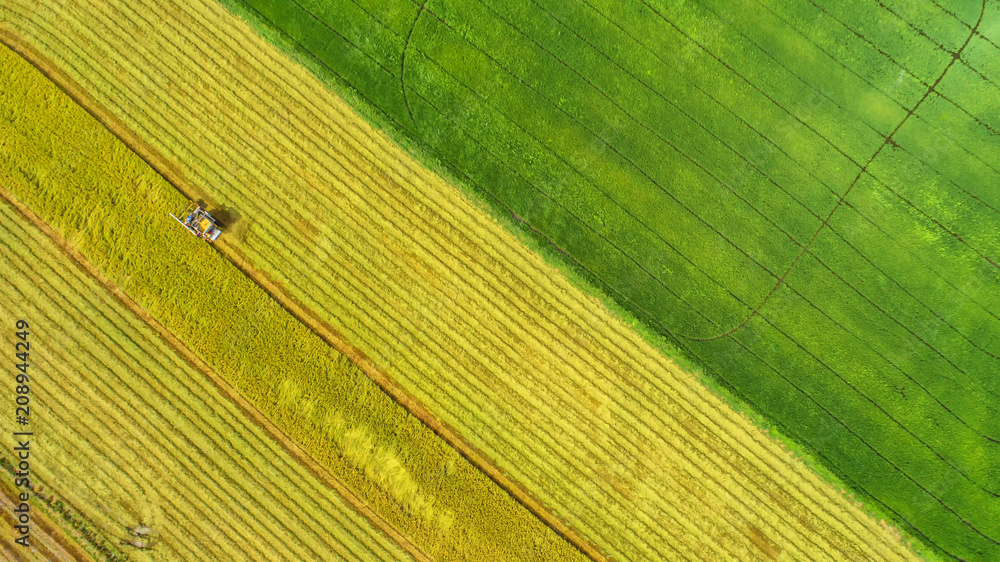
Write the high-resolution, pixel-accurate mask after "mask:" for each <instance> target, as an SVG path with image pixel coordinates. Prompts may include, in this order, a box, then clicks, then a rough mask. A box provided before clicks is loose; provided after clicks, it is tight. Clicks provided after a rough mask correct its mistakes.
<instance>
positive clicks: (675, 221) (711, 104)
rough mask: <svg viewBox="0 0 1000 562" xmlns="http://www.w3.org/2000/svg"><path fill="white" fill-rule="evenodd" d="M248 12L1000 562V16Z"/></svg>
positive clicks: (254, 7)
mask: <svg viewBox="0 0 1000 562" xmlns="http://www.w3.org/2000/svg"><path fill="white" fill-rule="evenodd" d="M231 7H232V8H233V9H235V10H236V12H237V13H239V14H241V15H243V16H244V17H247V18H248V19H249V20H250V21H252V22H256V23H257V24H258V25H262V26H264V27H265V28H268V29H271V30H272V35H273V36H274V37H275V40H276V41H277V42H278V43H279V44H282V45H287V46H292V47H294V49H296V50H297V52H298V53H299V55H304V56H305V57H308V58H310V59H312V61H313V62H312V64H311V66H312V68H314V69H316V71H317V72H319V73H320V74H322V75H324V77H326V78H328V79H331V80H333V81H335V83H336V84H339V85H340V87H341V88H343V89H344V91H345V92H347V93H348V95H350V96H352V97H353V98H354V99H357V100H359V102H360V103H361V104H362V106H363V107H362V110H363V111H366V112H368V113H369V114H370V115H371V116H372V117H373V119H374V120H375V121H376V122H378V123H380V124H382V125H384V126H386V127H388V128H390V129H391V130H392V131H394V132H395V134H396V135H397V136H398V137H399V138H401V139H402V138H404V137H405V138H407V139H410V142H412V143H413V144H414V145H415V146H417V147H419V149H420V150H422V151H423V152H424V153H426V154H429V155H430V156H431V157H432V158H433V159H434V160H436V161H437V163H438V164H439V165H441V166H444V167H445V168H447V169H448V170H449V171H450V173H452V174H454V175H455V176H456V177H457V178H459V179H460V180H461V181H463V182H465V183H466V184H467V185H468V186H470V187H471V188H472V189H473V190H474V191H475V192H477V193H479V194H481V195H482V196H483V197H484V198H485V199H488V200H489V201H491V203H492V204H493V205H494V207H495V209H496V210H497V212H498V213H501V214H504V215H505V216H509V217H512V218H513V219H514V220H515V221H517V222H519V223H520V224H522V225H523V226H524V227H525V230H526V232H530V233H531V235H532V236H536V237H537V238H538V239H539V241H540V242H541V243H542V244H543V245H548V246H549V247H550V248H551V250H552V251H551V252H550V253H551V255H552V256H553V257H555V258H557V259H562V260H565V261H566V262H567V263H569V264H570V265H571V267H573V268H575V269H576V270H577V271H578V272H580V273H583V274H584V275H585V276H586V277H587V278H589V279H590V281H592V282H593V283H595V284H597V285H598V286H599V287H601V288H602V289H604V290H605V291H606V292H607V293H608V294H609V295H610V296H611V297H612V298H613V299H614V300H615V301H617V303H618V304H620V305H621V306H623V307H624V308H626V309H627V310H629V311H631V312H632V313H633V314H635V315H636V316H637V317H638V318H640V319H641V320H643V321H644V322H645V323H646V324H647V325H648V326H649V327H651V328H652V329H653V330H655V331H656V332H658V333H660V334H662V335H663V336H664V337H666V338H667V339H668V340H669V341H671V342H672V343H673V344H674V345H676V346H677V347H679V348H680V349H681V350H682V352H683V353H684V354H685V355H686V356H687V357H689V358H691V359H693V360H696V361H697V362H698V363H700V364H702V365H704V366H705V368H706V369H707V370H708V372H710V373H711V374H712V375H713V377H714V378H715V379H716V380H717V381H719V382H720V383H721V384H723V385H724V386H726V387H728V388H730V389H731V390H733V391H734V392H735V394H736V395H738V396H739V397H740V398H741V399H743V400H745V401H746V402H747V403H748V404H749V405H751V406H752V407H753V408H754V409H755V410H757V411H759V412H761V413H762V414H764V415H765V416H766V417H768V418H769V419H770V420H772V421H773V423H774V425H775V426H776V427H778V428H780V430H781V431H782V432H783V433H785V434H786V435H789V436H791V437H793V438H794V439H795V440H796V441H798V442H799V443H801V444H803V445H805V446H806V447H807V448H808V449H809V450H810V451H811V452H812V453H813V455H814V456H815V457H816V458H818V459H820V460H821V462H823V463H824V464H825V465H826V466H827V467H828V468H829V469H831V470H832V471H833V472H834V473H835V474H836V475H838V476H839V477H840V478H841V479H843V480H844V481H845V482H847V483H848V484H849V485H850V486H851V487H852V488H853V489H854V490H855V491H856V492H857V493H858V494H859V497H861V498H863V500H864V501H865V502H867V503H868V504H869V505H870V506H872V507H873V508H876V509H877V510H879V511H880V512H882V513H884V514H886V515H887V516H888V517H891V518H892V519H894V520H895V521H896V522H897V523H898V524H900V525H901V526H902V528H904V529H905V530H907V531H908V532H909V533H911V534H912V535H913V536H915V537H917V538H918V539H919V540H921V541H923V542H924V543H926V544H927V545H929V546H931V547H932V548H934V549H935V550H936V551H938V552H939V553H940V554H943V555H946V556H949V557H954V558H959V559H965V560H995V559H998V558H1000V501H998V495H1000V425H998V424H997V423H996V420H997V419H998V418H997V414H998V412H1000V400H998V396H1000V394H998V393H1000V379H998V378H997V377H996V373H997V372H998V367H1000V269H998V267H1000V266H998V263H1000V238H998V237H997V232H1000V228H998V227H1000V190H998V189H997V186H998V185H1000V156H998V155H1000V151H998V150H997V148H1000V134H998V132H1000V117H998V114H997V112H996V111H995V100H996V99H997V96H1000V63H998V61H1000V4H998V3H997V2H994V1H990V2H985V1H968V0H966V1H959V2H948V3H943V2H937V1H934V0H909V1H903V0H892V1H886V2H874V1H873V2H854V3H850V4H849V5H848V4H845V3H838V2H833V1H821V0H801V1H795V2H777V1H776V0H760V1H739V2H723V1H721V0H698V1H693V2H684V3H672V2H664V1H660V0H627V1H623V2H610V1H606V0H578V1H574V2H555V1H551V0H510V1H504V2H499V1H498V0H449V1H440V0H429V1H427V2H423V3H420V2H413V1H408V0H390V1H385V2H375V1H372V0H343V1H339V0H338V1H334V0H239V1H236V0H234V1H233V2H231ZM274 30H277V31H278V32H280V33H278V34H274Z"/></svg>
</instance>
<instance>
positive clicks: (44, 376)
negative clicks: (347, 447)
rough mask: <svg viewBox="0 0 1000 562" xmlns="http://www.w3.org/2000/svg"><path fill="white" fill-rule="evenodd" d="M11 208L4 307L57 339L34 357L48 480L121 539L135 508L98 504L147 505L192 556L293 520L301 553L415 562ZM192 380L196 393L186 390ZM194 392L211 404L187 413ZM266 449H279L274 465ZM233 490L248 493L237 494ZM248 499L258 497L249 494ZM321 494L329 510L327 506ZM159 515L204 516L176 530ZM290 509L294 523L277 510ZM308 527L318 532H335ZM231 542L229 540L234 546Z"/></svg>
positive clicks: (172, 547) (172, 548) (220, 550)
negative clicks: (275, 495)
mask: <svg viewBox="0 0 1000 562" xmlns="http://www.w3.org/2000/svg"><path fill="white" fill-rule="evenodd" d="M0 211H3V212H2V214H0V239H2V240H3V241H4V244H3V246H2V252H0V263H3V264H4V265H5V267H4V268H3V271H4V277H5V281H6V284H5V288H6V290H5V291H4V292H3V293H2V294H0V309H3V310H6V311H8V312H10V314H11V315H14V314H15V313H16V314H18V315H20V316H23V317H26V318H29V319H30V321H31V323H32V333H33V334H34V335H35V339H36V342H38V343H43V344H44V353H42V354H39V355H36V356H35V361H34V362H33V364H34V365H35V366H36V370H35V371H36V372H35V376H34V378H33V380H34V386H33V389H32V390H33V395H34V396H35V401H34V403H33V405H34V410H35V411H34V413H35V416H34V417H33V419H34V420H35V421H36V422H38V423H40V424H42V425H41V426H39V427H38V428H37V430H36V434H37V437H38V439H37V440H36V445H37V446H38V447H40V450H39V455H40V456H41V457H44V458H45V459H47V461H46V462H45V463H43V464H40V465H39V466H38V467H37V468H38V470H39V474H40V475H42V476H43V481H45V482H47V483H50V484H54V485H55V486H56V487H57V488H58V489H59V490H60V494H61V495H63V496H64V497H67V498H69V499H71V501H72V503H73V504H74V505H77V506H80V507H82V508H83V509H84V511H85V512H86V513H88V514H89V515H91V516H93V517H94V520H95V521H100V522H102V523H103V524H104V527H105V531H108V532H111V533H112V534H117V532H118V531H119V530H120V529H119V525H118V524H119V523H120V521H118V520H119V519H120V520H124V519H131V518H132V517H134V514H133V515H132V516H130V515H129V514H127V513H114V514H112V513H108V512H107V511H102V510H101V509H98V506H102V505H103V506H108V505H112V506H113V505H129V504H131V507H137V508H139V510H140V512H142V511H144V512H145V513H146V516H145V520H146V521H147V522H148V523H150V524H153V525H154V526H155V527H156V528H157V530H158V531H159V532H158V542H159V546H158V550H159V551H162V552H167V553H170V552H176V553H177V554H178V555H179V556H183V557H185V558H187V557H190V556H194V557H197V556H198V550H203V554H204V553H213V552H214V553H215V554H216V555H218V556H220V557H225V556H230V557H231V556H234V555H237V553H236V551H233V550H231V548H232V546H233V542H232V541H234V540H235V541H243V542H246V541H251V542H257V540H256V539H255V537H257V536H258V535H261V536H263V535H262V533H261V531H260V530H259V527H260V525H265V526H270V527H272V528H273V527H274V526H276V525H277V526H287V527H290V528H288V529H286V530H285V531H284V532H282V540H281V542H282V544H284V545H285V546H286V548H290V549H291V551H292V552H296V553H299V555H303V554H305V553H306V552H307V551H304V550H302V549H303V548H306V547H309V548H310V550H309V551H308V552H311V553H312V554H310V555H309V556H317V555H319V553H324V552H331V551H333V552H340V553H341V555H342V556H347V557H362V558H364V557H369V556H374V557H387V558H401V557H403V556H404V555H403V553H402V552H401V551H399V550H398V549H397V548H396V547H395V546H394V545H392V543H391V542H390V541H389V540H388V539H386V538H385V537H382V536H380V534H379V532H378V531H376V530H374V529H371V528H368V523H367V521H365V520H364V519H362V518H360V517H358V516H357V515H355V514H354V513H353V512H352V510H351V508H350V507H348V506H347V505H346V504H344V503H343V502H342V501H340V500H339V498H337V497H336V495H335V494H331V493H330V492H329V491H327V490H323V485H322V484H320V483H318V482H317V481H316V479H315V477H312V476H311V475H309V474H303V473H304V471H303V470H302V469H301V468H300V469H298V470H295V469H294V468H292V469H289V467H294V464H293V463H294V461H293V463H289V459H288V458H287V453H284V452H282V451H277V450H275V449H276V447H275V446H274V445H273V444H268V443H267V442H266V440H261V439H260V436H259V435H253V434H258V433H260V431H259V430H257V429H256V428H254V427H253V426H252V425H249V424H247V421H245V420H240V419H239V418H237V417H235V414H236V413H235V412H234V411H233V410H235V408H233V406H231V405H228V404H227V399H226V398H225V397H223V396H220V395H219V392H218V391H217V390H215V389H213V388H209V387H208V385H206V384H205V381H204V380H203V375H202V374H201V373H198V372H196V371H195V370H194V369H192V368H191V367H190V366H186V365H183V364H182V363H181V362H180V360H179V359H178V358H177V357H176V356H175V355H174V354H173V353H172V352H171V351H169V350H164V349H163V344H162V343H159V345H157V341H156V340H155V337H151V335H152V334H150V333H149V332H151V330H150V329H149V327H148V326H144V325H142V324H141V323H138V322H135V319H132V322H130V321H129V318H128V316H127V315H128V314H129V313H128V312H127V311H124V310H122V306H121V305H120V304H119V303H116V302H113V301H111V299H109V298H108V296H107V295H104V294H102V289H101V288H100V287H95V286H94V285H96V284H95V283H94V282H93V280H92V279H88V278H87V277H86V276H85V275H81V274H80V272H79V271H77V270H76V269H75V268H74V267H73V265H72V262H71V261H70V260H69V259H67V257H66V256H63V255H59V254H58V252H57V251H55V250H54V249H53V248H51V244H50V243H48V240H45V239H44V238H41V236H40V235H39V233H37V232H34V233H32V232H31V227H30V226H27V225H25V224H23V222H24V221H23V219H21V218H20V217H16V216H13V215H12V213H11V210H10V209H9V208H7V206H6V205H3V206H2V208H0ZM36 347H38V348H39V349H42V348H41V347H39V346H36ZM109 348H114V349H111V350H110V351H109ZM157 348H159V349H157ZM66 350H73V352H72V353H69V352H67V351H66ZM123 354H124V355H123ZM106 379H107V380H106ZM168 387H169V389H170V390H168V389H167V388H168ZM189 387H193V388H194V389H195V390H194V391H193V392H192V391H188V392H181V394H183V395H184V396H178V392H180V391H181V389H184V390H189ZM162 392H168V393H170V395H169V396H163V395H162V394H161V393H162ZM213 398H214V399H215V400H216V401H215V402H212V399H213ZM191 400H195V401H196V402H197V404H196V405H194V406H193V407H187V408H183V409H184V410H187V411H186V412H181V411H178V409H180V408H182V407H183V406H185V405H186V404H185V402H190V401H191ZM126 410H127V412H126ZM218 410H222V412H219V411H218ZM67 412H71V413H72V414H71V415H70V416H67ZM186 414H187V415H186ZM224 414H226V415H227V416H226V417H230V418H232V419H231V421H229V422H228V423H227V424H226V425H227V427H226V428H225V433H221V432H219V431H215V432H212V433H211V434H210V435H206V428H205V427H204V426H205V425H209V426H214V425H217V424H218V423H219V422H220V421H222V420H223V419H224ZM109 423H111V424H112V425H113V427H112V428H111V429H110V430H108V427H109V426H108V424H109ZM265 439H266V438H265ZM254 442H256V443H254ZM164 443H167V444H166V445H164ZM250 443H254V444H255V445H256V446H254V444H250ZM261 449H263V451H262V450H261ZM268 449H271V450H268ZM231 451H235V452H236V455H238V457H239V458H234V456H233V453H232V452H231ZM193 452H195V453H197V454H194V455H193V454H192V453H193ZM265 453H266V454H268V455H272V458H273V461H271V462H272V463H271V464H270V467H268V464H267V463H268V461H267V460H265V459H267V457H266V456H265ZM137 455H138V456H137ZM189 456H193V457H197V458H195V459H193V461H192V462H199V463H200V464H201V466H199V467H196V468H194V469H193V471H192V470H191V469H188V470H187V471H186V475H187V476H183V475H182V474H181V473H182V472H184V471H183V470H181V469H180V468H179V465H189V464H190V463H189V461H188V460H187V457H189ZM116 459H117V460H118V462H117V463H116V462H115V460H116ZM201 459H204V461H202V460H201ZM206 461H207V462H208V463H209V464H208V465H205V464H204V462H206ZM267 468H270V472H271V473H272V474H271V475H270V480H271V481H270V482H267V483H266V486H267V488H265V487H264V485H263V484H264V482H265V481H264V480H263V479H262V475H261V474H260V473H259V471H260V470H261V469H267ZM282 469H284V470H282ZM234 471H235V473H234ZM207 473H214V474H215V476H214V478H215V481H216V482H217V483H218V484H219V485H208V486H200V487H199V486H192V482H193V481H194V480H195V479H196V477H197V475H201V474H207ZM174 478H177V480H175V479H174ZM219 478H223V481H222V482H219ZM292 482H295V484H292ZM69 483H73V484H72V485H70V484H69ZM154 483H155V484H154ZM220 486H221V488H222V489H224V488H230V489H231V488H232V487H233V486H236V487H237V490H235V493H228V494H226V493H224V491H223V492H220ZM269 489H276V490H277V491H278V492H279V493H282V494H283V495H284V497H283V502H282V504H283V505H278V504H276V503H274V501H275V500H274V499H272V500H269V499H268V498H266V497H264V496H266V495H267V494H268V492H269ZM220 493H221V495H220ZM248 494H249V495H250V496H252V498H250V499H247V497H246V496H247V495H248ZM317 500H322V501H323V502H324V503H325V504H326V505H323V506H319V505H317V504H316V501H317ZM161 502H162V503H161ZM257 505H259V506H260V507H259V508H258V507H256V506H257ZM220 506H224V507H220ZM317 507H319V509H317ZM105 509H106V508H105ZM151 509H153V511H150V510H151ZM155 509H163V514H166V513H168V512H169V513H173V514H174V515H183V516H184V517H183V518H185V519H187V520H189V521H195V520H197V521H201V522H202V523H201V524H199V525H195V526H188V525H182V526H170V525H164V524H163V521H160V519H159V517H157V516H156V512H155ZM204 509H208V510H210V511H212V513H206V512H204V511H203V510H204ZM219 510H222V511H219ZM289 510H290V511H291V513H286V515H285V516H284V517H282V518H280V519H279V518H278V517H277V516H276V514H279V513H283V512H287V511H289ZM241 514H242V515H243V516H242V517H241ZM234 516H235V518H236V519H237V520H239V523H237V525H236V527H233V525H232V524H229V525H227V526H226V531H225V532H222V533H215V534H214V538H212V534H206V530H209V529H211V527H212V526H213V525H215V524H216V522H218V521H220V520H222V521H230V520H232V518H233V517H234ZM112 517H113V519H111V520H110V521H109V518H112ZM303 526H313V527H314V531H320V532H321V533H322V535H317V534H316V533H310V532H308V531H304V530H303ZM109 527H110V528H109ZM227 542H228V544H229V546H228V547H227V546H222V547H220V544H225V543H227ZM192 548H194V549H195V550H190V549H192ZM263 548H264V550H261V545H260V544H258V547H257V549H256V550H253V551H244V552H245V554H243V556H252V557H254V558H255V559H266V558H271V557H273V556H274V554H273V553H274V552H275V551H274V549H273V548H270V547H267V546H265V547H263ZM227 552H228V553H229V554H228V555H227V554H226V553H227ZM352 552H353V555H352V554H351V553H352Z"/></svg>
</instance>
